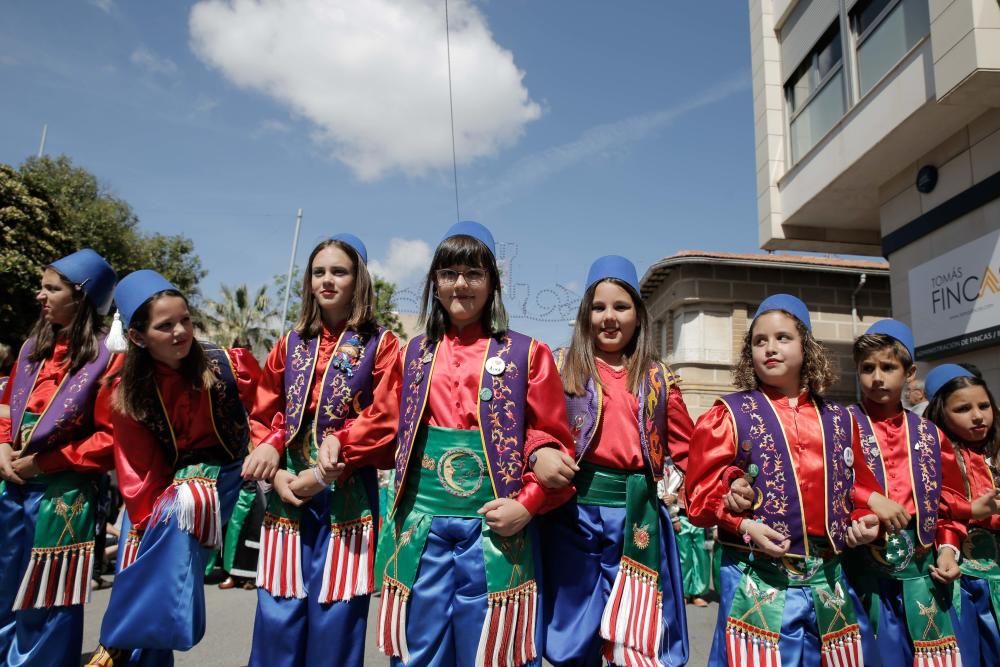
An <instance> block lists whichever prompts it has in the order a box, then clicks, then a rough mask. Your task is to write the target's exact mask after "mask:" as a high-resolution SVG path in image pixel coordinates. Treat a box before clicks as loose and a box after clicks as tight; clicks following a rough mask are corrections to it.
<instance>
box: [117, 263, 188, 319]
mask: <svg viewBox="0 0 1000 667" xmlns="http://www.w3.org/2000/svg"><path fill="white" fill-rule="evenodd" d="M164 290H174V291H175V292H180V290H179V289H177V288H176V287H174V285H173V284H172V283H171V282H170V281H169V280H167V279H166V278H164V277H163V276H161V275H160V274H159V273H157V272H156V271H153V270H152V269H139V270H138V271H133V272H132V273H130V274H128V275H127V276H125V277H124V278H122V279H121V282H119V283H118V290H117V291H116V292H115V305H116V306H118V313H119V315H121V318H122V322H123V323H124V324H125V326H126V327H127V326H129V324H130V323H131V322H132V316H133V315H135V311H137V310H139V307H140V306H142V304H144V303H146V302H147V301H149V298H150V297H151V296H153V295H154V294H157V293H159V292H162V291H164Z"/></svg>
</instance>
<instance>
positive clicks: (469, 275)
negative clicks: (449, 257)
mask: <svg viewBox="0 0 1000 667" xmlns="http://www.w3.org/2000/svg"><path fill="white" fill-rule="evenodd" d="M435 273H436V274H437V279H438V282H439V283H441V284H442V285H454V284H455V283H457V282H458V277H459V276H462V277H463V278H465V282H466V283H468V284H469V285H472V286H477V285H482V284H483V282H485V280H486V270H485V269H466V270H465V271H455V270H454V269H438V270H437V271H435Z"/></svg>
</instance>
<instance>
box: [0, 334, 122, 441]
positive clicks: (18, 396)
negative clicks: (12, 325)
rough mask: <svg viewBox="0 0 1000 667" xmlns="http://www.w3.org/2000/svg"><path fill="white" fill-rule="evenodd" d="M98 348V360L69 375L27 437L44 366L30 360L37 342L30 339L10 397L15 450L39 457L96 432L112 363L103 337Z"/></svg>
mask: <svg viewBox="0 0 1000 667" xmlns="http://www.w3.org/2000/svg"><path fill="white" fill-rule="evenodd" d="M97 348H98V353H97V358H96V359H94V360H93V361H91V362H89V363H87V364H84V365H83V367H82V368H80V369H79V370H77V371H75V372H73V373H67V374H66V376H65V377H64V378H63V380H62V382H61V383H60V385H59V388H58V389H56V393H55V395H53V397H52V400H50V401H49V404H48V405H47V406H46V408H45V410H44V411H43V412H42V414H41V416H40V417H39V418H38V421H37V422H36V423H35V425H34V426H33V427H32V428H31V430H30V431H28V432H27V434H21V433H20V431H21V420H22V419H23V417H24V410H25V406H27V404H28V398H29V397H30V396H31V390H32V389H34V387H35V380H36V379H37V378H38V372H39V371H40V370H41V369H42V364H43V363H44V362H41V361H29V360H28V356H29V355H30V354H31V352H32V351H33V350H34V349H35V339H34V338H29V339H28V340H27V341H26V342H25V343H24V346H23V347H22V348H21V353H20V354H19V355H18V356H17V375H16V376H15V377H14V384H13V386H12V387H11V394H10V418H11V424H12V426H13V429H12V433H11V436H12V437H13V438H14V448H15V449H20V450H21V451H22V454H23V455H26V454H38V453H40V452H46V451H49V450H52V449H57V448H59V447H60V446H62V445H64V444H65V443H67V442H69V441H71V440H73V439H75V438H78V437H81V436H82V435H84V434H86V433H88V432H90V431H92V430H93V422H94V419H93V418H94V401H95V400H96V398H97V391H98V389H100V386H101V377H102V376H103V375H104V371H106V370H107V368H108V363H109V362H110V361H111V353H110V352H108V350H107V348H106V347H105V346H104V338H103V337H102V338H100V339H99V341H98V345H97ZM22 435H24V436H25V437H22Z"/></svg>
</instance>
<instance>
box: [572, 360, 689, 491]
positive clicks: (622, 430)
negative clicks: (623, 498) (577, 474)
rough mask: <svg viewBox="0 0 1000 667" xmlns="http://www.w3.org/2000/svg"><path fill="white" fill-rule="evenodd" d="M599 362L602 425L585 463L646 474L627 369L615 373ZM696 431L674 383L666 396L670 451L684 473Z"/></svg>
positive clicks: (614, 370)
mask: <svg viewBox="0 0 1000 667" xmlns="http://www.w3.org/2000/svg"><path fill="white" fill-rule="evenodd" d="M596 361H597V373H598V375H599V376H600V379H601V391H602V394H603V404H602V406H601V423H600V424H599V425H598V427H597V432H596V433H595V434H594V440H593V442H592V443H591V445H590V448H589V449H588V450H587V453H586V454H585V455H584V457H583V460H584V461H587V462H588V463H593V464H595V465H599V466H605V467H608V468H615V469H618V470H645V468H646V463H645V462H644V461H643V458H642V450H641V448H640V447H639V421H638V414H639V400H638V398H636V395H635V394H634V393H633V392H632V391H630V390H629V386H628V369H627V368H622V369H615V368H612V367H611V366H610V365H609V364H607V363H605V362H604V361H602V360H600V359H597V360H596ZM693 430H694V423H693V422H692V421H691V416H690V415H689V414H688V411H687V406H686V405H685V404H684V396H683V395H682V394H681V390H680V388H679V387H678V386H677V385H676V384H674V383H672V384H671V385H670V390H669V392H668V393H667V449H668V451H669V452H670V457H671V458H672V459H673V461H674V465H675V466H677V467H678V468H680V470H681V472H685V471H686V470H687V457H688V447H689V445H690V442H691V432H692V431H693Z"/></svg>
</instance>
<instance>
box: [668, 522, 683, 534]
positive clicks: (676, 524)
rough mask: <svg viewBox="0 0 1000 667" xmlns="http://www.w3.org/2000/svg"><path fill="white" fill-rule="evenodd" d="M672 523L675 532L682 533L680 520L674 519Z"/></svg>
mask: <svg viewBox="0 0 1000 667" xmlns="http://www.w3.org/2000/svg"><path fill="white" fill-rule="evenodd" d="M670 523H671V524H673V526H674V532H675V533H680V532H681V522H680V521H679V520H677V519H674V520H673V521H671V522H670Z"/></svg>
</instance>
